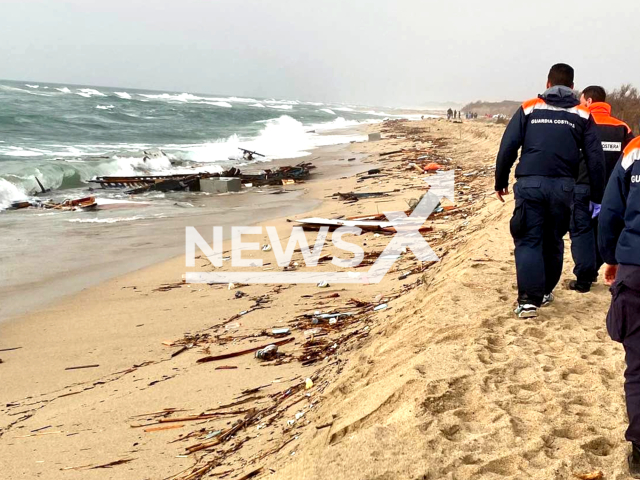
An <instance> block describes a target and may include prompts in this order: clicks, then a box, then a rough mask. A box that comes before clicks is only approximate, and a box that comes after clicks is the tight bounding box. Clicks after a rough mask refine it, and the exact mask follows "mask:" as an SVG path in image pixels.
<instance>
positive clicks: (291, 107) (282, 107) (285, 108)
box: [267, 105, 293, 110]
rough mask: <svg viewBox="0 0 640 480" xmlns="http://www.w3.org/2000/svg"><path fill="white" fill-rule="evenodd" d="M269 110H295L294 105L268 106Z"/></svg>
mask: <svg viewBox="0 0 640 480" xmlns="http://www.w3.org/2000/svg"><path fill="white" fill-rule="evenodd" d="M267 107H269V108H275V109H276V110H293V105H267Z"/></svg>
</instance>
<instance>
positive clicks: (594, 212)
mask: <svg viewBox="0 0 640 480" xmlns="http://www.w3.org/2000/svg"><path fill="white" fill-rule="evenodd" d="M601 207H602V205H600V204H599V203H593V202H589V210H591V218H596V217H597V216H598V215H599V214H600V208H601Z"/></svg>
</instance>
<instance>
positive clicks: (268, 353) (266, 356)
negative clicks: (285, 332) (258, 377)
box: [256, 345, 278, 360]
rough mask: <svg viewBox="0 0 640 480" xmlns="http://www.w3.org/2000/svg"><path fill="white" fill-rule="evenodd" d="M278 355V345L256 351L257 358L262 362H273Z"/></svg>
mask: <svg viewBox="0 0 640 480" xmlns="http://www.w3.org/2000/svg"><path fill="white" fill-rule="evenodd" d="M277 353H278V346H277V345H268V346H266V347H265V348H263V349H261V350H258V351H256V358H259V359H261V360H271V359H272V358H274V357H275V356H276V354H277Z"/></svg>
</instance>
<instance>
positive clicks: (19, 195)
mask: <svg viewBox="0 0 640 480" xmlns="http://www.w3.org/2000/svg"><path fill="white" fill-rule="evenodd" d="M27 198H28V195H27V194H26V192H25V191H24V190H22V189H21V188H20V187H18V186H17V185H15V184H13V183H11V182H10V181H9V180H5V179H4V178H0V211H2V210H4V209H6V208H8V207H10V206H11V202H15V201H18V200H25V199H27Z"/></svg>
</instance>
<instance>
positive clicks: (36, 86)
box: [24, 83, 40, 88]
mask: <svg viewBox="0 0 640 480" xmlns="http://www.w3.org/2000/svg"><path fill="white" fill-rule="evenodd" d="M24 86H25V87H29V88H40V85H29V84H28V83H25V84H24Z"/></svg>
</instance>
